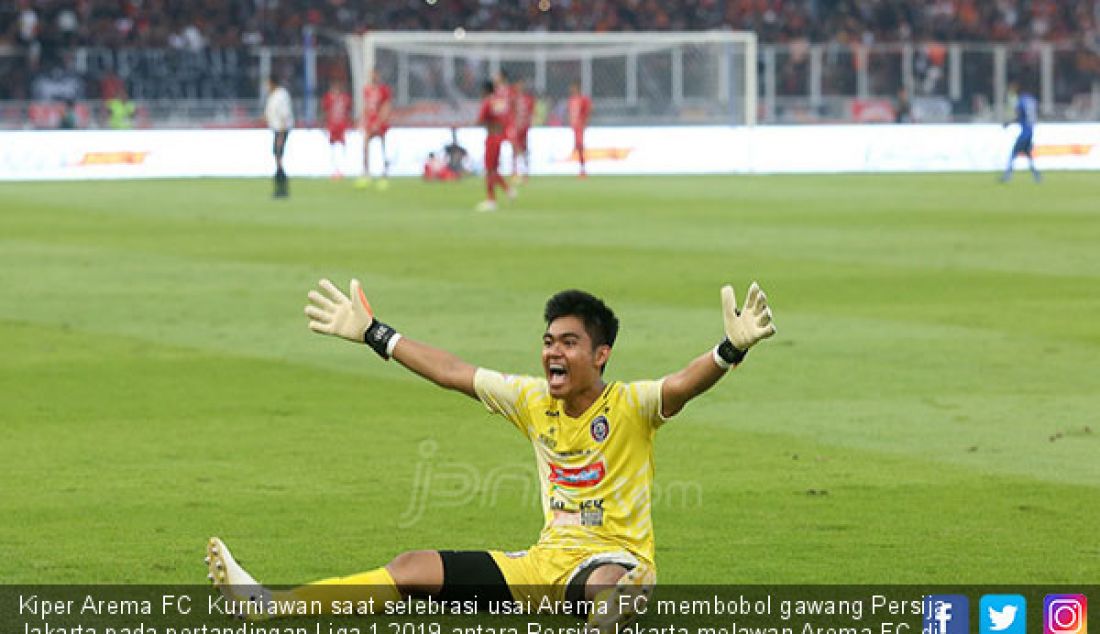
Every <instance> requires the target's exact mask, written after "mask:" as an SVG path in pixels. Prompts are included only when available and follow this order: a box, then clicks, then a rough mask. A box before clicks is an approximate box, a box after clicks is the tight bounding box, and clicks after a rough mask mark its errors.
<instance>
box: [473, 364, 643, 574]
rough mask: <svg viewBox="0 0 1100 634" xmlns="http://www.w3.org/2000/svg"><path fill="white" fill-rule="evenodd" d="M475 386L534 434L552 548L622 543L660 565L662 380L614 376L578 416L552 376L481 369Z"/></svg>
mask: <svg viewBox="0 0 1100 634" xmlns="http://www.w3.org/2000/svg"><path fill="white" fill-rule="evenodd" d="M474 388H475V389H476V391H477V396H478V398H479V399H481V402H482V403H484V404H485V406H486V407H487V408H488V409H489V411H491V412H494V413H497V414H500V415H502V416H504V417H505V418H507V419H508V420H509V421H511V422H512V424H513V425H515V426H516V428H518V429H519V430H520V431H521V432H523V434H524V435H525V436H527V438H528V440H530V441H531V444H532V446H533V447H534V448H535V458H536V461H537V463H538V474H539V484H540V486H541V488H542V508H543V515H544V520H545V524H544V526H543V529H542V533H541V534H540V536H539V541H538V545H539V546H543V547H547V548H599V549H609V548H610V549H622V550H626V551H628V552H630V553H632V554H633V555H634V556H636V557H638V558H639V559H642V560H644V561H646V562H648V563H650V564H653V550H654V543H653V522H652V520H651V518H650V489H651V486H652V484H653V471H654V468H653V439H654V434H655V432H656V431H657V428H658V427H659V426H660V425H661V423H662V422H663V420H664V419H662V418H661V381H660V380H658V381H635V382H633V383H620V382H614V383H610V384H608V385H607V386H606V387H605V388H604V391H603V393H602V394H600V396H599V398H597V399H596V401H595V402H593V403H592V405H591V406H590V407H589V408H588V410H587V411H586V412H584V413H583V414H581V415H580V416H579V417H577V418H573V417H571V416H568V415H566V413H565V411H564V410H563V403H562V402H561V401H560V400H558V399H555V398H553V397H551V396H550V394H549V392H548V390H547V385H546V379H542V378H535V377H530V376H512V375H506V374H501V373H499V372H494V371H492V370H486V369H484V368H481V369H478V371H477V374H476V375H475V377H474Z"/></svg>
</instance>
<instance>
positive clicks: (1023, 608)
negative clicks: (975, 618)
mask: <svg viewBox="0 0 1100 634" xmlns="http://www.w3.org/2000/svg"><path fill="white" fill-rule="evenodd" d="M978 613H979V623H980V628H981V629H980V633H981V634H1026V632H1027V601H1026V600H1025V599H1024V597H1023V596H1021V595H1019V594H986V595H983V596H982V601H981V604H980V607H979V608H978Z"/></svg>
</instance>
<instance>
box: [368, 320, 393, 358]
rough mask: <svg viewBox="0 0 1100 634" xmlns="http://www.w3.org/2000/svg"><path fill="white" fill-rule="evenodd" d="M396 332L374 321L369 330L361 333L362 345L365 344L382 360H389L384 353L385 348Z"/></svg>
mask: <svg viewBox="0 0 1100 634" xmlns="http://www.w3.org/2000/svg"><path fill="white" fill-rule="evenodd" d="M396 334H397V331H396V330H394V329H393V328H391V327H390V326H389V325H388V324H384V323H382V322H380V321H378V320H377V319H375V320H374V321H373V322H372V323H371V325H370V328H367V331H366V332H364V333H363V343H365V344H367V345H368V346H370V347H371V348H373V349H374V351H375V352H377V353H378V356H380V357H382V358H383V359H387V360H388V359H389V358H390V355H389V353H388V352H386V348H387V347H388V346H389V344H390V339H393V337H394V335H396Z"/></svg>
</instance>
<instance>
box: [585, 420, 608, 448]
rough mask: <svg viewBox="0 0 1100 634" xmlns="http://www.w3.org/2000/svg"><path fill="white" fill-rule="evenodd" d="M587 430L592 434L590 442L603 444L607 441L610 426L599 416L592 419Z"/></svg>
mask: <svg viewBox="0 0 1100 634" xmlns="http://www.w3.org/2000/svg"><path fill="white" fill-rule="evenodd" d="M588 429H589V431H591V432H592V440H595V441H596V442H603V441H604V440H607V434H608V433H610V431H611V424H610V423H609V422H607V417H606V416H603V415H600V416H597V417H596V418H593V419H592V424H591V425H590V426H589V428H588Z"/></svg>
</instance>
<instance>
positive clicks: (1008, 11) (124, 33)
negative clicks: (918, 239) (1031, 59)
mask: <svg viewBox="0 0 1100 634" xmlns="http://www.w3.org/2000/svg"><path fill="white" fill-rule="evenodd" d="M1098 14H1100V0H682V1H680V2H675V3H672V2H662V1H660V0H390V1H386V2H365V1H356V0H194V1H190V0H16V1H15V2H4V3H3V6H2V7H0V43H3V42H6V43H7V44H10V45H15V46H23V47H27V48H28V49H43V48H56V47H64V46H73V45H84V46H108V47H118V46H147V47H171V48H179V49H201V48H203V47H206V46H214V47H230V46H250V45H256V44H268V45H286V44H296V43H299V42H300V41H301V31H302V27H303V26H304V25H306V24H313V25H316V26H318V27H319V28H327V29H332V30H334V31H340V32H346V31H361V30H366V29H397V30H428V29H431V30H435V29H445V30H450V29H454V28H456V27H459V26H461V27H464V28H466V29H477V30H553V31H644V30H703V29H716V28H732V29H745V30H753V31H756V32H757V33H758V34H759V36H760V38H761V40H762V41H764V42H785V41H792V40H799V39H805V40H809V41H814V42H829V41H841V42H843V41H852V40H857V41H863V42H872V41H874V42H883V41H904V40H909V39H935V40H939V41H1026V40H1030V39H1035V38H1039V39H1043V40H1048V41H1058V42H1065V41H1073V40H1076V39H1077V38H1079V37H1080V36H1081V35H1082V34H1085V35H1087V36H1089V37H1093V38H1095V37H1096V35H1097V32H1096V25H1097V22H1098V18H1100V15H1098Z"/></svg>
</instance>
